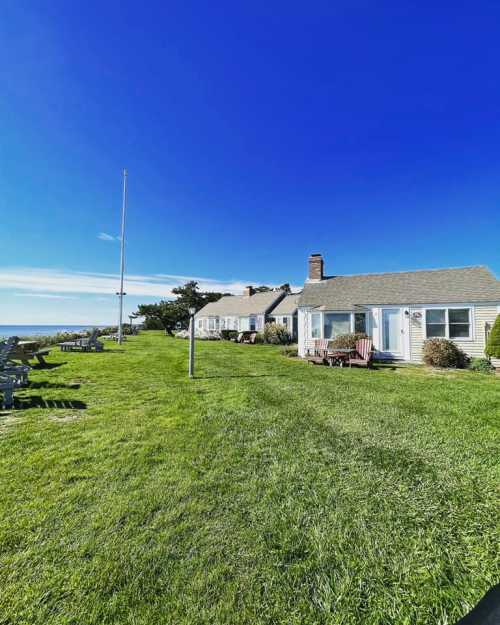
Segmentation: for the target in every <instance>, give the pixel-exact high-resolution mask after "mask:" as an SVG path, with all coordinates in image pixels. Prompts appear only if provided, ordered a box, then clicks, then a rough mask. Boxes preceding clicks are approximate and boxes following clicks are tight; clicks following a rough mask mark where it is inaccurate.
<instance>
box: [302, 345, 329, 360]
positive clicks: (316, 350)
mask: <svg viewBox="0 0 500 625" xmlns="http://www.w3.org/2000/svg"><path fill="white" fill-rule="evenodd" d="M327 353H328V339H316V340H315V341H314V347H313V348H312V349H311V348H310V349H309V350H308V354H307V356H306V360H307V361H308V362H311V363H313V364H315V365H323V364H324V363H325V362H326V356H327Z"/></svg>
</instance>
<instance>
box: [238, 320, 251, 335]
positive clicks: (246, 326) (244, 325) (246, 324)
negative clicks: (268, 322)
mask: <svg viewBox="0 0 500 625" xmlns="http://www.w3.org/2000/svg"><path fill="white" fill-rule="evenodd" d="M240 330H241V331H242V332H244V331H246V330H250V319H249V318H248V317H240Z"/></svg>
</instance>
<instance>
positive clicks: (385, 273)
mask: <svg viewBox="0 0 500 625" xmlns="http://www.w3.org/2000/svg"><path fill="white" fill-rule="evenodd" d="M461 269H487V270H488V271H490V269H489V268H488V267H487V266H486V265H464V266H462V267H436V268H433V269H405V270H401V271H375V272H368V273H344V274H339V275H334V276H325V279H326V280H332V279H333V278H361V277H363V276H390V275H398V274H404V273H431V272H436V271H459V270H461ZM490 273H491V271H490ZM316 284H321V282H317V283H316Z"/></svg>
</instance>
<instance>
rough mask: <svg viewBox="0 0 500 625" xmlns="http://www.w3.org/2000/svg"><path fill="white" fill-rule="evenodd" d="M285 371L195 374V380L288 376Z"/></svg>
mask: <svg viewBox="0 0 500 625" xmlns="http://www.w3.org/2000/svg"><path fill="white" fill-rule="evenodd" d="M286 377H288V376H287V375H286V374H285V373H242V374H235V375H233V374H231V373H229V374H224V373H223V374H220V375H195V376H193V380H228V379H229V378H286Z"/></svg>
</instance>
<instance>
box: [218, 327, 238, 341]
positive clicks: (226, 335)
mask: <svg viewBox="0 0 500 625" xmlns="http://www.w3.org/2000/svg"><path fill="white" fill-rule="evenodd" d="M220 337H221V339H222V340H223V341H231V340H233V339H236V338H238V330H221V331H220Z"/></svg>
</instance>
